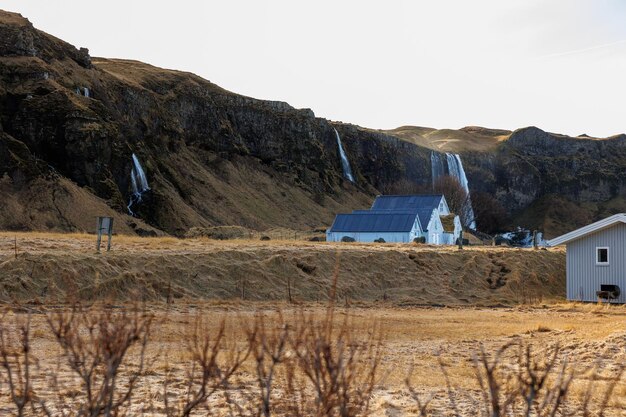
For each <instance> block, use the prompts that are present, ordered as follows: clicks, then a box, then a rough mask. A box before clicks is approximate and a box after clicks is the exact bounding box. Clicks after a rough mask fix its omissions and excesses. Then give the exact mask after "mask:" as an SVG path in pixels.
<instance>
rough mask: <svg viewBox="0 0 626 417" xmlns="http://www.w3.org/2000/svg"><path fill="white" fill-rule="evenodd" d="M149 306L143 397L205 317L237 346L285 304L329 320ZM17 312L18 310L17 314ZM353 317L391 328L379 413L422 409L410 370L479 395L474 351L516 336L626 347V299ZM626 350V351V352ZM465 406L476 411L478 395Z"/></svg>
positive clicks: (579, 353) (37, 338) (183, 359)
mask: <svg viewBox="0 0 626 417" xmlns="http://www.w3.org/2000/svg"><path fill="white" fill-rule="evenodd" d="M42 308H43V309H44V310H45V307H42ZM147 308H148V310H149V311H151V312H152V313H153V314H154V315H155V319H154V322H153V323H154V324H153V326H154V327H153V329H152V334H151V339H150V345H149V349H148V355H147V357H149V358H151V360H152V359H154V360H156V362H154V366H153V367H152V368H151V370H149V372H147V375H148V377H149V380H150V381H151V385H152V386H151V387H149V386H141V387H140V391H139V392H140V395H147V393H148V392H152V393H153V394H154V392H157V393H158V390H159V389H160V388H159V385H158V384H159V381H160V378H162V377H163V375H164V374H165V372H166V371H167V370H172V369H174V370H176V369H179V370H183V369H185V367H186V366H187V364H188V362H189V354H188V352H186V351H185V350H184V344H183V343H182V341H183V340H185V338H186V337H188V336H189V332H190V331H193V326H194V322H195V320H196V319H197V317H198V315H200V316H201V317H202V319H203V323H204V324H205V325H206V326H207V327H208V329H209V331H217V329H218V328H219V326H220V322H221V321H222V320H225V323H226V329H227V332H226V339H225V340H224V346H231V347H232V346H237V345H240V346H243V345H245V340H246V337H247V335H246V331H245V328H246V324H248V323H251V322H252V320H253V318H254V315H255V314H258V313H259V312H260V314H263V315H264V316H265V320H266V322H267V323H276V322H277V320H276V317H277V316H276V314H277V311H278V309H280V310H282V315H283V317H284V319H285V321H286V322H287V323H288V324H289V323H291V324H292V325H293V324H295V322H294V320H298V318H299V312H300V309H301V308H302V309H304V312H305V313H306V314H312V315H313V316H314V317H317V318H318V319H319V320H323V318H324V317H325V314H326V309H325V308H324V307H322V306H317V305H315V304H312V305H305V306H302V307H299V308H294V307H291V306H289V305H288V304H284V303H241V302H240V303H236V302H229V303H227V302H220V303H210V302H206V303H194V304H184V305H174V306H163V305H148V306H147ZM598 312H600V313H601V314H598ZM10 314H11V316H9V318H10V317H13V314H15V313H10ZM21 315H22V316H23V314H21ZM346 315H349V317H350V326H351V329H352V330H353V332H354V335H355V338H356V340H359V339H366V338H368V337H370V336H371V334H372V333H371V332H372V329H374V328H380V329H382V330H383V338H384V344H383V355H384V356H383V362H382V369H381V371H382V375H383V378H382V380H381V381H380V383H379V384H378V385H377V388H376V390H375V392H374V399H373V404H374V415H377V416H378V415H379V416H385V415H386V414H385V413H386V411H387V410H389V409H390V408H395V409H398V410H404V412H410V410H412V409H413V408H412V407H414V404H413V403H412V401H410V400H409V398H408V397H407V395H406V391H405V385H404V384H405V379H406V378H407V376H409V371H410V370H412V372H411V375H410V378H409V379H410V381H411V384H412V385H413V386H414V387H415V388H417V389H418V390H419V391H420V392H421V393H423V394H424V395H429V394H434V395H436V396H437V399H436V400H435V401H434V406H435V407H441V406H443V405H444V404H445V395H444V396H442V395H441V392H442V390H444V389H445V379H444V377H443V374H442V373H441V370H440V366H441V365H440V363H441V364H443V366H444V367H445V369H446V372H447V373H448V374H449V376H450V381H451V383H452V385H453V387H454V389H455V390H456V391H458V392H460V393H462V394H463V395H466V396H467V395H469V396H472V395H477V394H476V391H475V389H476V381H475V369H474V366H473V362H472V357H473V355H474V354H475V353H476V352H477V350H478V349H479V347H480V346H481V345H482V346H484V347H485V350H486V351H488V352H493V351H495V350H496V349H498V348H499V347H500V346H502V345H504V344H506V343H508V342H510V341H512V340H516V339H520V340H523V341H524V342H525V343H528V344H531V345H532V346H534V349H535V350H537V351H539V352H541V351H542V350H543V349H548V348H551V347H555V346H557V345H558V346H560V347H561V348H562V349H563V353H564V354H566V355H567V356H568V357H569V360H570V361H571V362H572V363H576V366H577V367H580V368H581V369H582V368H584V367H587V366H591V365H592V364H593V363H594V361H596V360H597V359H598V358H599V357H601V355H602V354H604V353H607V352H611V351H612V350H614V349H618V350H620V349H621V350H623V340H624V338H625V337H626V326H625V325H624V322H625V319H626V310H625V309H624V308H623V307H607V306H597V305H580V304H574V303H560V304H555V305H549V306H543V305H537V306H525V307H519V308H507V309H502V308H492V309H486V308H380V307H371V308H349V309H346V308H336V314H335V321H337V322H340V321H342V320H343V319H344V317H346ZM9 321H10V320H9ZM46 326H47V324H46V323H45V319H44V316H41V315H34V316H33V317H32V335H33V346H34V351H35V352H37V353H38V354H39V357H42V358H44V360H43V361H42V363H41V364H40V366H41V367H42V369H46V368H47V367H52V366H53V365H54V364H53V362H54V360H53V358H54V357H55V355H56V354H58V348H57V347H56V345H55V342H54V341H53V339H52V337H51V335H50V333H49V331H47V330H46ZM621 355H622V357H623V355H624V353H623V352H621ZM622 357H620V356H619V355H617V356H615V355H613V356H612V357H611V360H622V359H620V358H622ZM254 371H255V365H254V363H253V362H252V361H251V360H248V361H247V362H246V363H244V366H243V367H242V368H241V370H240V372H239V373H238V381H239V382H238V384H244V385H246V384H251V383H252V382H251V381H253V379H254V377H253V374H254ZM280 381H282V380H281V379H280V378H279V380H278V387H277V389H282V388H281V386H280V383H281V382H280ZM246 386H247V385H246ZM585 387H586V382H585V381H584V380H581V381H579V382H577V383H576V384H574V386H573V388H572V393H573V395H574V397H577V396H582V394H583V393H584V391H585ZM67 389H68V390H71V389H72V388H71V387H67ZM616 392H617V393H624V392H626V385H624V384H623V383H622V384H620V385H618V387H617V389H616ZM142 393H143V394H142ZM612 401H613V406H614V407H622V406H624V404H623V401H622V400H619V399H614V400H612ZM461 405H462V406H463V407H465V408H467V410H470V411H471V410H472V408H471V407H472V405H471V403H470V402H462V404H461ZM613 411H615V410H613ZM466 415H471V414H466ZM607 415H619V414H611V413H608V414H607Z"/></svg>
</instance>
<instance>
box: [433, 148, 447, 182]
mask: <svg viewBox="0 0 626 417" xmlns="http://www.w3.org/2000/svg"><path fill="white" fill-rule="evenodd" d="M430 167H431V173H432V179H433V187H434V186H435V182H436V181H437V178H439V177H441V176H442V175H446V169H445V167H444V165H443V159H442V158H441V154H440V153H438V152H435V151H432V152H431V153H430Z"/></svg>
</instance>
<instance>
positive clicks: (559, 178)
mask: <svg viewBox="0 0 626 417" xmlns="http://www.w3.org/2000/svg"><path fill="white" fill-rule="evenodd" d="M463 159H464V162H465V164H466V166H467V168H466V169H467V171H468V177H470V178H471V182H472V186H473V188H474V189H476V190H481V191H485V192H487V193H490V194H492V195H494V196H496V198H497V199H498V201H499V202H500V203H501V204H502V205H503V206H504V207H505V208H506V210H507V213H508V214H509V215H510V218H509V220H508V221H509V223H510V224H511V225H514V224H521V225H524V226H526V227H532V228H539V229H542V230H545V231H546V232H547V233H548V235H552V236H554V235H555V234H559V233H564V232H566V231H569V230H571V229H572V228H573V227H579V226H582V225H585V224H587V223H589V222H591V221H594V220H597V219H599V218H602V217H605V216H608V215H610V214H613V213H615V212H620V211H625V210H626V201H625V196H626V182H625V180H624V177H623V175H622V173H623V172H624V169H625V168H626V135H618V136H614V137H611V138H607V139H590V138H581V137H577V138H572V137H567V136H563V135H556V134H551V133H547V132H544V131H542V130H541V129H538V128H536V127H528V128H524V129H519V130H516V131H515V132H513V133H512V134H511V136H510V138H509V139H508V140H506V141H504V142H502V143H501V144H500V145H499V146H498V148H497V149H496V150H495V151H494V152H491V153H487V154H485V153H477V152H468V153H464V154H463Z"/></svg>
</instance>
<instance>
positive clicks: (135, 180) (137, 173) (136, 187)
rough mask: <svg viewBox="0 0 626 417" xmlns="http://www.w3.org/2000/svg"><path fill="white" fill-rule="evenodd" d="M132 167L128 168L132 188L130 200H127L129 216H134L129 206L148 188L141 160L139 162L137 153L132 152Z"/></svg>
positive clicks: (139, 198)
mask: <svg viewBox="0 0 626 417" xmlns="http://www.w3.org/2000/svg"><path fill="white" fill-rule="evenodd" d="M132 158H133V167H132V168H131V170H130V186H131V190H132V194H131V196H130V200H129V201H128V206H127V208H128V212H129V213H130V215H131V216H134V215H135V213H133V211H132V210H131V207H132V206H133V204H135V203H139V202H141V198H142V196H143V194H144V193H145V192H146V191H148V190H150V187H149V186H148V178H147V177H146V173H145V172H144V170H143V167H142V166H141V162H139V158H137V155H135V154H133V156H132Z"/></svg>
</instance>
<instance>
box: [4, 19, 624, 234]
mask: <svg viewBox="0 0 626 417" xmlns="http://www.w3.org/2000/svg"><path fill="white" fill-rule="evenodd" d="M335 129H336V130H337V132H338V133H339V134H340V137H341V142H342V143H343V147H344V150H345V154H346V156H347V158H348V159H349V162H350V166H351V168H352V173H353V175H354V179H355V182H354V183H351V182H350V181H347V180H346V179H345V178H344V177H343V173H342V166H341V160H340V155H339V150H338V147H337V138H336V134H335ZM625 138H626V136H625V135H618V136H615V137H612V138H608V139H606V140H597V139H589V138H585V137H582V136H581V137H578V138H570V137H567V136H562V135H557V134H551V133H547V132H544V131H542V130H540V129H538V128H535V127H529V128H523V129H518V130H516V131H513V132H511V131H506V130H498V129H487V128H482V127H472V126H470V127H465V128H462V129H459V130H450V129H441V130H436V129H430V128H420V127H411V126H404V127H400V128H397V129H393V130H389V131H381V130H373V129H368V128H363V127H360V126H356V125H351V124H345V123H338V122H331V121H329V120H326V119H322V118H317V117H315V115H314V113H313V112H312V111H311V110H309V109H295V108H293V107H292V106H290V105H288V104H287V103H283V102H276V101H267V100H258V99H253V98H249V97H245V96H241V95H237V94H234V93H232V92H229V91H227V90H224V89H223V88H221V87H219V86H217V85H215V84H213V83H211V82H210V81H207V80H204V79H202V78H200V77H198V76H196V75H193V74H190V73H185V72H180V71H174V70H167V69H161V68H156V67H153V66H151V65H148V64H144V63H141V62H138V61H130V60H119V59H105V58H92V57H91V56H90V55H89V53H88V51H87V50H86V49H83V48H81V49H77V48H75V47H73V46H72V45H70V44H68V43H66V42H63V41H62V40H59V39H57V38H55V37H53V36H51V35H48V34H46V33H44V32H41V31H38V30H36V29H35V28H34V27H33V26H32V24H30V22H28V20H26V19H24V18H23V17H21V16H20V15H18V14H15V13H9V12H2V11H0V229H8V230H67V231H91V230H92V229H93V225H94V217H95V216H97V215H115V216H116V217H117V218H118V221H117V223H116V228H117V230H118V231H120V232H127V233H133V232H134V233H139V234H154V233H169V234H174V235H184V234H185V233H186V232H187V230H189V229H190V228H192V227H208V226H215V225H240V226H245V227H248V228H252V229H257V230H263V229H266V228H271V227H288V228H292V229H311V228H324V227H326V226H328V225H329V224H330V223H331V222H332V219H333V217H334V215H335V214H336V213H338V212H350V211H352V210H353V209H361V208H367V207H369V205H370V204H371V201H372V200H373V198H374V197H375V196H376V195H377V194H383V193H396V194H399V193H400V194H401V193H414V192H427V191H430V190H431V184H432V178H431V167H430V159H431V158H430V155H431V152H433V151H434V152H453V153H459V154H460V155H461V158H462V160H463V165H464V166H465V171H466V173H467V177H468V180H469V188H470V191H471V193H472V194H475V195H476V196H477V197H479V196H480V194H481V193H483V194H486V195H489V196H491V197H492V198H494V199H495V203H497V204H498V205H500V206H501V208H502V210H503V212H504V214H503V219H502V220H503V223H502V226H501V227H514V226H517V225H520V226H524V227H529V228H540V229H542V230H544V231H545V232H546V235H547V236H548V237H549V236H551V235H554V234H557V233H560V232H562V231H566V230H567V229H568V228H571V227H575V226H578V225H582V224H584V222H588V221H591V220H594V219H597V218H598V217H600V216H604V215H605V214H610V213H612V212H616V211H626V204H625V203H624V202H625V198H624V196H625V194H626V192H625V191H626V190H625V186H624V181H623V179H622V173H623V172H624V169H625V168H626V144H625ZM133 153H134V154H136V155H137V158H138V160H139V161H141V164H142V166H143V169H144V170H145V172H146V175H147V179H148V182H149V185H150V191H148V192H146V193H145V198H142V201H141V202H139V203H137V204H135V205H133V211H134V212H135V213H136V217H131V216H130V215H129V214H128V210H127V207H126V206H127V204H128V202H129V199H130V197H131V195H132V189H133V187H132V184H131V175H130V173H131V169H132V168H133V162H132V159H131V155H132V154H133ZM565 213H567V215H565ZM483 217H484V216H483ZM479 224H481V221H480V219H479Z"/></svg>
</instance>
